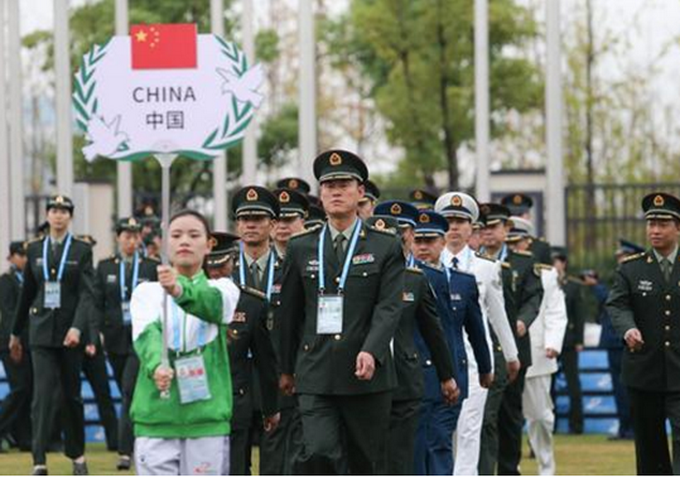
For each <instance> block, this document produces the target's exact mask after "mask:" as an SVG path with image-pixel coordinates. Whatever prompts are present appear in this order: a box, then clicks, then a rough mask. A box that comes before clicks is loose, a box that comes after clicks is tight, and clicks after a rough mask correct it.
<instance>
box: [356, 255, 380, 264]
mask: <svg viewBox="0 0 680 477" xmlns="http://www.w3.org/2000/svg"><path fill="white" fill-rule="evenodd" d="M373 262H375V257H374V256H373V254H372V253H364V254H362V255H356V256H354V258H352V265H363V264H364V263H373Z"/></svg>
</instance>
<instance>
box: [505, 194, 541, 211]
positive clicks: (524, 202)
mask: <svg viewBox="0 0 680 477" xmlns="http://www.w3.org/2000/svg"><path fill="white" fill-rule="evenodd" d="M501 205H504V206H506V207H507V208H508V209H510V213H511V214H512V215H522V214H525V213H527V212H528V211H529V210H531V208H532V207H533V206H534V201H533V199H532V198H531V197H529V196H528V195H526V194H520V193H517V194H508V195H506V196H505V197H503V198H502V199H501Z"/></svg>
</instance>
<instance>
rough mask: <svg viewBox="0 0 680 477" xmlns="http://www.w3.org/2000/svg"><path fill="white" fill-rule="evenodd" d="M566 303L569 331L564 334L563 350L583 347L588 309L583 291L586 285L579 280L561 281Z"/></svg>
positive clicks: (571, 278)
mask: <svg viewBox="0 0 680 477" xmlns="http://www.w3.org/2000/svg"><path fill="white" fill-rule="evenodd" d="M561 285H562V290H563V291H564V301H565V302H566V305H567V329H566V331H565V333H564V342H563V345H562V348H563V349H573V348H574V347H575V346H578V345H583V330H584V328H585V324H586V309H585V298H584V296H583V290H584V287H585V285H583V283H581V282H580V281H579V280H578V278H575V277H567V278H566V280H562V281H561Z"/></svg>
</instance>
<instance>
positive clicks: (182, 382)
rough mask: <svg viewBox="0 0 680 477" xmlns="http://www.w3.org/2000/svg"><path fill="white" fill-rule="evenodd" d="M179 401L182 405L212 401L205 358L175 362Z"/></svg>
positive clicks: (182, 359)
mask: <svg viewBox="0 0 680 477" xmlns="http://www.w3.org/2000/svg"><path fill="white" fill-rule="evenodd" d="M175 372H176V373H177V387H178V388H179V400H180V402H181V403H182V404H189V403H192V402H196V401H205V400H207V399H210V388H209V387H208V375H207V373H206V369H205V363H204V361H203V356H201V355H198V356H191V357H188V358H180V359H177V360H176V361H175Z"/></svg>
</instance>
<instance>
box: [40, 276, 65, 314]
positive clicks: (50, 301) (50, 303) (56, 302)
mask: <svg viewBox="0 0 680 477" xmlns="http://www.w3.org/2000/svg"><path fill="white" fill-rule="evenodd" d="M43 305H44V307H45V308H49V309H51V310H55V309H57V308H61V283H59V282H45V301H44V303H43Z"/></svg>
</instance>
